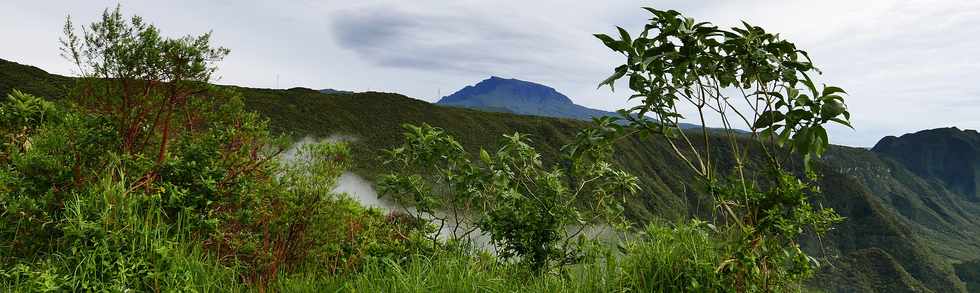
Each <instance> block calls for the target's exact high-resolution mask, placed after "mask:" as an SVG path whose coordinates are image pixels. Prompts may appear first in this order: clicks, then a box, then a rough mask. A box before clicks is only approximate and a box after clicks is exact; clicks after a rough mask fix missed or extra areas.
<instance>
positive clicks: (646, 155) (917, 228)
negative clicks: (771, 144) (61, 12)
mask: <svg viewBox="0 0 980 293" xmlns="http://www.w3.org/2000/svg"><path fill="white" fill-rule="evenodd" d="M73 82H74V81H73V80H72V79H70V78H66V77H62V76H57V75H51V74H47V73H45V72H44V71H42V70H40V69H37V68H33V67H29V66H25V65H20V64H16V63H13V62H9V61H0V93H4V94H5V93H8V92H10V91H11V90H12V89H20V90H22V91H25V92H29V93H33V94H36V95H40V96H44V97H48V98H51V99H55V100H57V99H58V98H59V97H63V96H64V95H65V93H66V90H67V89H68V88H70V87H71V86H72V85H73ZM230 88H233V89H235V90H238V91H240V92H242V93H243V94H244V96H245V97H246V99H245V102H246V107H247V108H249V109H253V110H256V111H258V112H259V113H261V114H263V116H266V117H269V118H270V119H271V122H272V124H271V128H272V129H273V130H274V131H276V132H280V133H286V134H289V135H291V136H292V137H294V138H301V137H306V136H310V137H319V138H324V137H328V136H331V135H345V136H351V137H354V138H356V139H355V140H353V142H352V143H353V147H352V150H353V152H354V153H353V157H354V158H355V160H354V164H355V168H354V170H355V172H356V173H358V174H359V175H362V176H364V177H366V178H369V179H376V178H377V175H379V174H380V172H381V170H380V168H379V166H380V161H379V156H380V155H381V152H380V150H382V149H387V148H391V147H394V146H397V145H398V144H399V143H400V141H401V140H402V135H401V130H402V128H401V125H402V124H405V123H412V124H419V123H428V124H431V125H433V126H437V127H441V128H444V129H445V130H446V131H447V132H448V133H450V134H452V135H454V136H456V137H458V138H459V141H461V142H462V143H463V144H464V145H465V146H466V149H468V150H471V151H475V150H478V149H479V147H493V146H494V145H495V143H496V142H497V141H499V138H500V137H501V136H502V135H504V134H509V133H513V132H522V133H527V134H529V135H530V139H531V140H532V141H533V142H534V145H535V146H536V147H537V148H538V150H539V151H541V152H542V154H543V156H544V157H545V158H546V160H553V159H554V158H555V157H556V155H557V152H558V150H557V148H556V147H555V146H558V145H562V143H564V142H568V141H570V140H571V139H572V138H573V137H574V135H575V132H576V131H577V130H579V129H581V128H583V127H585V126H586V123H585V122H581V121H575V120H566V119H555V118H544V117H535V116H522V115H514V114H506V113H489V112H481V111H475V110H468V109H460V108H453V107H441V106H436V105H432V104H429V103H427V102H423V101H419V100H415V99H412V98H409V97H405V96H402V95H398V94H390V93H376V92H368V93H356V94H324V93H320V92H317V91H314V90H309V89H304V88H294V89H289V90H272V89H253V88H244V87H230ZM895 155H896V154H894V153H889V155H888V156H882V155H879V154H878V153H876V152H871V151H868V150H864V149H856V148H846V147H834V148H831V150H830V151H829V152H828V154H827V155H826V157H825V159H824V160H823V161H822V164H820V168H819V170H820V171H821V173H822V175H823V177H822V178H821V181H820V186H821V187H822V188H823V191H824V197H823V198H821V199H819V201H820V202H821V203H822V204H823V205H825V206H828V207H833V208H835V209H836V210H837V211H838V212H840V213H841V214H842V215H843V216H845V217H847V218H848V219H847V221H846V222H844V223H843V224H841V225H839V226H838V227H837V229H836V230H834V231H832V232H831V234H830V235H828V236H827V237H825V238H823V239H820V240H818V239H813V240H812V241H808V242H807V243H806V244H807V245H806V246H807V248H808V249H809V250H810V251H812V252H814V253H816V254H817V255H821V256H824V257H826V258H825V259H827V260H830V261H829V262H828V264H830V265H826V266H824V267H823V268H822V273H821V274H819V275H818V277H817V278H816V279H815V281H814V282H812V283H811V284H813V285H814V286H817V287H822V288H826V289H839V290H848V289H852V290H858V291H865V290H871V289H878V290H886V289H888V288H892V289H896V290H898V289H901V290H911V289H913V288H920V289H923V290H929V291H933V292H955V291H961V290H963V289H964V287H963V283H962V282H961V281H960V280H959V278H957V276H956V273H955V272H954V271H953V265H952V264H953V263H959V262H965V261H970V260H971V259H972V260H975V258H976V256H977V255H980V247H978V245H977V243H980V242H978V241H977V239H978V238H977V237H978V230H980V229H978V228H977V227H980V225H977V223H978V222H980V212H978V211H980V209H978V206H977V205H976V204H975V203H972V202H970V201H967V200H964V198H968V197H967V196H964V195H961V194H959V193H958V192H960V191H962V190H963V188H961V186H962V185H954V186H950V185H947V183H945V181H943V180H942V178H935V177H928V176H925V177H923V176H922V175H928V174H922V173H921V172H912V171H909V169H908V168H907V167H906V166H904V165H903V164H902V163H899V162H897V161H896V160H895V159H894V156H895ZM671 156H672V155H671V154H670V152H669V151H668V146H667V145H665V144H662V143H655V142H654V141H652V140H650V141H645V140H640V139H636V138H634V139H630V140H629V141H624V142H622V143H620V144H618V146H617V151H616V158H617V162H618V163H619V164H622V165H623V166H624V167H625V168H626V169H627V170H629V171H630V172H632V173H633V174H634V175H636V176H637V177H638V178H639V179H640V180H641V182H640V186H641V188H642V191H640V192H639V193H638V194H636V195H635V196H634V197H633V198H632V199H631V200H630V201H629V204H628V208H627V213H628V215H629V218H631V219H633V220H635V221H639V222H643V221H652V220H656V219H667V220H679V219H682V218H685V217H687V216H690V215H696V214H706V213H707V212H706V211H707V210H709V209H710V207H711V203H710V202H708V201H709V200H708V199H707V198H706V197H704V196H703V195H702V193H701V188H700V187H699V186H700V185H699V184H698V183H696V182H692V181H691V178H692V176H691V174H689V172H686V171H683V170H686V169H685V168H683V166H682V165H681V163H680V162H679V160H676V159H675V158H673V157H671ZM962 267H964V268H966V267H967V266H962ZM960 275H961V276H971V275H972V276H975V275H976V273H975V272H973V273H970V272H966V273H961V274H960Z"/></svg>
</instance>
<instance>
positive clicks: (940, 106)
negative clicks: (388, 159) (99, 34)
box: [0, 0, 980, 147]
mask: <svg viewBox="0 0 980 293" xmlns="http://www.w3.org/2000/svg"><path fill="white" fill-rule="evenodd" d="M199 2H202V3H199ZM204 2H206V3H204ZM117 4H121V5H122V9H123V13H125V14H127V15H132V14H136V15H140V16H142V17H143V18H144V19H146V20H148V21H149V22H151V23H153V24H155V25H156V26H157V27H158V28H160V30H161V31H162V32H163V33H164V34H165V35H168V36H183V35H187V34H193V35H197V34H201V33H205V32H208V31H212V32H213V43H215V44H217V45H221V46H224V47H227V48H229V49H231V54H230V55H229V56H228V57H227V58H226V59H225V60H224V61H223V62H221V63H220V64H219V66H220V70H219V72H218V76H219V77H220V79H219V80H218V82H219V83H222V84H235V85H242V86H249V87H264V88H276V87H278V88H290V87H307V88H316V89H319V88H334V89H342V90H353V91H368V90H371V91H383V92H395V93H401V94H404V95H407V96H409V97H413V98H417V99H421V100H425V101H430V102H434V101H436V100H438V98H439V97H440V95H449V94H451V93H452V92H454V91H456V90H459V89H461V88H463V87H464V86H466V85H471V84H474V83H476V82H479V81H480V80H483V79H486V78H488V77H490V76H500V77H507V78H518V79H522V80H527V81H533V82H538V83H542V84H546V85H548V86H551V87H554V88H555V89H557V90H558V91H559V92H562V93H564V94H566V95H568V96H569V97H570V98H571V99H572V100H574V101H575V102H576V103H578V104H581V105H584V106H588V107H592V108H598V109H605V110H615V109H619V108H623V107H625V106H628V105H629V104H628V103H627V101H626V97H628V96H629V92H628V91H624V90H623V89H624V88H625V87H623V86H620V87H618V88H619V89H620V90H618V91H616V92H611V91H610V90H609V89H608V88H601V89H597V88H596V85H597V84H598V83H599V81H601V80H602V79H604V78H605V77H607V76H608V75H609V74H610V73H611V72H612V69H613V68H615V67H616V66H617V65H619V64H621V63H622V62H623V60H621V57H620V56H618V55H616V54H614V53H613V52H611V51H609V50H608V49H606V48H605V47H604V46H603V45H602V44H601V42H599V41H598V40H596V39H595V38H594V37H592V34H595V33H607V34H615V32H616V29H615V26H617V25H618V26H622V27H623V28H625V29H627V30H629V31H631V32H634V33H635V32H638V31H639V30H641V29H642V27H643V25H644V24H645V23H646V22H647V20H648V18H649V17H648V12H646V11H644V10H642V9H640V8H641V7H643V6H650V7H656V8H658V9H676V10H678V11H680V12H682V13H684V14H685V15H688V16H690V17H693V18H695V19H696V20H698V21H710V22H712V23H714V24H716V25H719V26H723V27H730V26H734V25H737V24H739V23H740V21H743V20H744V21H746V22H749V23H751V24H753V25H758V26H761V27H763V28H765V29H766V30H767V31H770V32H778V33H780V35H781V36H782V37H784V38H785V39H788V40H790V41H792V42H794V43H796V44H797V46H798V47H800V48H802V49H804V50H806V51H808V52H809V53H810V56H811V57H812V58H813V60H814V63H815V64H816V65H817V66H818V67H819V68H820V69H821V70H822V72H823V75H822V76H821V77H819V78H818V80H819V82H821V83H826V84H831V85H837V86H840V87H842V88H844V89H846V90H847V91H848V93H849V94H850V95H849V96H848V106H849V110H850V112H851V113H852V116H853V117H852V122H853V124H854V126H855V128H856V129H855V130H851V129H848V128H844V127H832V128H831V129H830V136H831V142H832V143H835V144H842V145H850V146H866V147H870V146H873V145H874V144H875V142H877V141H878V140H879V139H880V138H881V137H883V136H886V135H901V134H903V133H909V132H915V131H918V130H923V129H930V128H937V127H949V126H957V127H959V128H961V129H977V128H980V115H977V114H976V113H978V112H980V38H977V36H978V35H980V1H961V0H959V1H949V0H934V1H899V0H862V1H853V0H849V1H837V0H824V1H812V0H810V1H692V0H678V1H620V0H606V1H550V0H547V1H529V0H498V1H476V0H457V1H448V0H446V1H428V0H413V1H403V0H360V1H334V0H325V1H258V0H222V1H189V0H178V1H121V2H117V1H98V0H90V1H69V0H63V1H55V0H48V1H14V0H9V1H7V0H5V1H3V3H2V4H0V40H4V41H5V44H3V45H0V58H3V59H7V60H11V61H15V62H19V63H25V64H30V65H34V66H37V67H40V68H42V69H45V70H47V71H49V72H53V73H59V74H69V75H70V74H73V72H72V68H73V67H72V66H71V64H70V62H68V61H67V60H65V59H63V58H61V57H60V56H59V49H58V47H59V43H58V38H59V37H60V36H61V35H62V26H63V24H64V20H65V17H66V16H68V15H69V14H70V15H71V17H72V20H73V22H75V23H76V24H87V23H90V22H93V21H95V20H96V18H97V17H98V16H99V15H100V14H101V13H102V10H103V9H104V8H106V7H114V6H115V5H117Z"/></svg>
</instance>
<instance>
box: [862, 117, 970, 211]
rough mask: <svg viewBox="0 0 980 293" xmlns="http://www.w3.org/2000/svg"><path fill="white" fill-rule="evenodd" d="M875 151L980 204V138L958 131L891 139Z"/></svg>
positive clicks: (909, 135)
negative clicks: (979, 186)
mask: <svg viewBox="0 0 980 293" xmlns="http://www.w3.org/2000/svg"><path fill="white" fill-rule="evenodd" d="M872 151H874V152H876V153H879V154H883V155H885V156H887V157H889V158H891V159H894V160H895V161H898V162H900V163H902V164H903V165H905V167H906V168H908V169H909V170H911V171H912V172H914V173H915V174H916V175H919V176H921V177H925V178H935V179H938V180H941V181H942V182H943V183H945V184H946V186H947V187H948V188H949V189H950V190H952V191H954V192H956V193H958V194H960V195H962V196H963V198H964V199H966V200H969V201H972V202H980V194H978V189H977V187H978V183H980V134H978V133H977V131H975V130H960V129H958V128H956V127H951V128H940V129H932V130H924V131H920V132H916V133H911V134H906V135H902V136H901V137H894V136H888V137H885V138H883V139H882V140H881V141H879V142H878V144H877V145H875V147H874V148H873V149H872Z"/></svg>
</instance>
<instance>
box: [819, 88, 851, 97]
mask: <svg viewBox="0 0 980 293" xmlns="http://www.w3.org/2000/svg"><path fill="white" fill-rule="evenodd" d="M836 93H842V94H846V93H847V92H845V91H844V89H842V88H839V87H836V86H828V87H824V88H823V95H824V96H829V95H833V94H836Z"/></svg>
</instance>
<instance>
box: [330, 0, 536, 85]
mask: <svg viewBox="0 0 980 293" xmlns="http://www.w3.org/2000/svg"><path fill="white" fill-rule="evenodd" d="M331 32H332V34H333V37H334V39H335V40H336V42H337V44H339V45H340V46H341V47H343V48H345V49H348V50H351V51H353V52H356V53H357V55H358V56H360V57H362V58H364V59H366V60H367V61H369V62H371V63H374V64H377V65H381V66H387V67H395V68H408V69H419V70H438V71H461V72H485V71H487V70H490V68H500V67H514V66H521V65H528V64H533V65H540V64H537V63H539V62H536V60H535V59H534V56H533V54H537V53H538V52H541V51H548V50H550V49H549V48H547V47H545V46H542V45H538V44H536V43H535V42H536V41H537V40H539V39H541V37H540V36H534V35H531V34H528V33H524V32H520V31H516V30H514V28H510V27H507V26H506V25H503V24H496V23H492V22H488V21H487V20H486V19H485V18H483V17H468V15H439V14H435V13H424V12H408V11H402V10H393V9H390V8H382V7H376V8H367V9H360V10H357V11H347V12H345V13H338V14H336V15H335V17H334V19H333V21H332V26H331ZM532 52H534V53H532Z"/></svg>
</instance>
